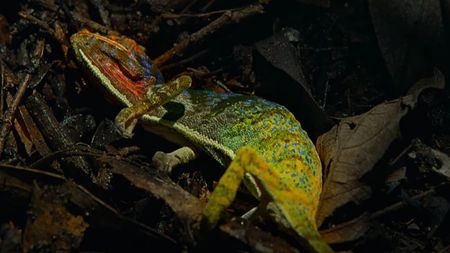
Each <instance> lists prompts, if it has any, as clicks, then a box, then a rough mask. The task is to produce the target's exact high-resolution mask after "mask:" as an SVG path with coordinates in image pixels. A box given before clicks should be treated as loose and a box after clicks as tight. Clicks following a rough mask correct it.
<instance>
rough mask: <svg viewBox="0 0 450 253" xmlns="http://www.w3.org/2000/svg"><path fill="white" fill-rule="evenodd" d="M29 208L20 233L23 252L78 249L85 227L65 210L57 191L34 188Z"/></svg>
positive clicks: (79, 217)
mask: <svg viewBox="0 0 450 253" xmlns="http://www.w3.org/2000/svg"><path fill="white" fill-rule="evenodd" d="M33 195H34V196H33V200H32V208H31V210H30V212H29V219H28V222H27V225H26V227H25V231H24V244H23V246H24V249H25V252H27V251H30V250H33V249H35V250H36V249H39V248H42V247H46V248H47V249H48V250H50V251H54V252H57V251H59V252H60V251H71V250H73V249H77V248H78V246H79V245H80V243H81V241H82V239H83V236H84V232H85V231H86V229H87V228H88V226H89V225H88V224H87V223H86V222H85V220H84V218H83V217H82V216H79V215H73V214H72V213H70V212H69V211H68V210H67V209H66V207H65V202H66V199H65V198H66V197H67V196H63V195H62V194H60V192H58V188H57V187H55V188H54V189H52V188H51V187H49V188H47V190H41V189H39V188H38V187H35V188H34V193H33Z"/></svg>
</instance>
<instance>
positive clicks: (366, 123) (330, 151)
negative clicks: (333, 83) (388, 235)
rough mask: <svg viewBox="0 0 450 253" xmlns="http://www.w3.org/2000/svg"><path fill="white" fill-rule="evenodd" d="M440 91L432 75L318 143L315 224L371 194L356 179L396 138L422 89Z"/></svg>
mask: <svg viewBox="0 0 450 253" xmlns="http://www.w3.org/2000/svg"><path fill="white" fill-rule="evenodd" d="M430 87H435V88H443V87H444V76H443V75H442V73H440V72H439V71H435V73H434V75H433V76H432V77H430V78H425V79H422V80H420V81H419V82H417V83H416V84H415V85H414V87H413V88H412V89H411V90H410V92H408V94H409V95H407V96H404V97H402V98H399V99H396V100H392V101H388V102H385V103H382V104H380V105H377V106H375V107H374V108H372V109H371V110H370V111H368V112H366V113H364V114H361V115H357V116H353V117H348V118H345V119H343V120H341V122H339V124H338V125H336V126H334V127H333V128H332V129H331V130H330V131H328V132H327V133H325V134H323V135H322V136H320V137H319V138H318V140H317V150H318V151H319V154H320V157H321V159H322V162H323V164H324V175H325V180H324V186H323V192H322V197H321V203H320V206H319V211H318V213H317V217H316V218H317V223H318V224H321V223H322V222H323V221H324V219H325V218H326V217H328V216H329V215H330V214H332V213H333V212H334V210H335V209H336V208H338V207H340V206H343V205H344V204H346V203H348V202H350V201H355V202H358V201H361V200H363V199H366V198H367V197H368V196H369V194H370V189H369V187H368V186H367V185H364V184H363V183H361V182H359V179H360V178H361V177H362V176H363V175H364V174H366V173H367V172H368V171H370V170H371V169H372V168H373V166H374V165H375V163H376V162H377V161H378V160H379V159H380V158H381V157H382V156H383V154H384V152H385V151H386V150H387V148H388V147H389V145H390V144H391V142H392V141H393V140H394V139H395V138H397V136H398V135H399V122H400V120H401V118H403V116H405V115H406V114H407V113H408V112H409V111H410V110H411V109H412V108H413V107H414V106H415V105H416V102H417V97H418V95H419V94H420V92H421V91H422V90H423V89H425V88H430Z"/></svg>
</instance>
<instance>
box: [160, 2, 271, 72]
mask: <svg viewBox="0 0 450 253" xmlns="http://www.w3.org/2000/svg"><path fill="white" fill-rule="evenodd" d="M263 10H264V6H263V5H262V4H254V5H250V6H247V7H245V8H242V9H239V10H237V11H226V12H225V13H223V14H222V15H221V16H220V17H219V18H217V19H216V20H214V21H212V22H211V23H209V24H208V25H207V26H205V27H203V28H202V29H200V30H198V31H197V32H195V33H193V34H191V35H190V36H188V37H187V38H186V39H184V40H183V41H181V42H180V43H178V44H177V45H175V46H174V47H173V48H171V49H169V50H168V51H166V52H164V53H163V54H162V55H161V56H159V57H158V58H156V59H155V60H154V64H156V66H161V65H163V64H164V63H166V62H167V61H169V60H170V59H172V57H173V56H174V55H176V54H180V53H181V52H183V51H184V50H186V48H188V47H189V46H190V45H191V44H192V43H196V42H199V41H201V40H203V39H204V38H206V37H207V36H208V35H210V34H212V33H214V32H216V31H217V30H219V29H220V28H222V27H223V26H225V25H227V24H230V23H237V22H239V20H241V19H242V18H246V17H249V16H252V15H255V14H259V13H262V12H263Z"/></svg>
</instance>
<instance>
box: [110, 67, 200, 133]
mask: <svg viewBox="0 0 450 253" xmlns="http://www.w3.org/2000/svg"><path fill="white" fill-rule="evenodd" d="M191 83H192V79H191V77H190V76H186V75H183V76H180V77H178V78H176V79H175V80H173V81H170V82H168V83H166V84H163V85H161V86H159V87H149V88H148V90H147V94H146V99H145V100H144V101H140V102H139V103H136V104H134V105H132V106H130V107H127V108H124V109H122V110H121V111H120V112H119V114H117V116H116V126H117V128H118V129H119V130H120V132H121V133H122V135H123V136H124V137H128V138H130V137H132V136H133V131H134V128H135V126H136V123H137V121H138V119H139V118H141V117H142V116H143V115H144V114H146V113H148V112H150V111H151V110H153V109H155V108H157V107H159V106H161V105H164V104H165V103H167V102H169V101H170V100H171V99H173V98H174V97H176V96H178V95H179V94H180V93H181V92H182V91H184V90H185V89H187V88H189V87H190V86H191Z"/></svg>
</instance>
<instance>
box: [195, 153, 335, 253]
mask: <svg viewBox="0 0 450 253" xmlns="http://www.w3.org/2000/svg"><path fill="white" fill-rule="evenodd" d="M246 174H250V175H251V176H252V177H254V181H255V182H256V184H257V187H258V188H259V189H260V191H261V199H260V201H263V202H262V203H267V206H266V209H267V211H268V213H269V214H270V216H272V218H273V219H274V220H275V221H276V223H277V224H278V225H280V226H282V227H283V228H285V229H286V230H288V231H290V232H293V233H294V234H295V235H296V238H297V239H298V241H299V243H301V244H302V245H304V246H305V248H306V249H308V250H309V251H310V252H316V253H331V252H333V250H332V249H331V248H330V246H329V245H328V244H327V243H326V242H324V241H323V239H322V238H321V236H320V234H319V232H318V230H317V228H316V225H315V222H314V216H315V211H311V210H315V208H313V209H309V208H308V203H305V205H303V203H302V199H299V197H298V195H302V194H297V192H296V189H293V188H292V187H289V185H288V184H286V183H285V182H283V180H282V178H281V177H280V175H279V173H278V172H277V171H275V170H273V169H271V168H270V166H269V164H267V163H266V162H265V161H264V160H263V159H262V158H261V157H260V156H259V155H258V154H257V153H256V151H255V150H254V149H253V148H250V147H243V148H241V149H239V150H238V152H237V153H236V157H235V158H234V160H233V161H232V162H231V164H230V165H229V167H228V168H227V170H226V171H225V173H224V174H223V176H222V177H221V178H220V180H219V182H218V184H217V186H216V188H215V189H214V191H213V193H212V194H211V196H210V198H209V201H208V203H207V205H206V207H205V209H204V211H203V216H204V219H205V221H206V224H207V225H208V226H209V227H214V226H215V225H216V224H217V222H218V221H219V219H220V217H221V214H222V212H223V211H224V210H225V209H226V208H227V207H229V206H230V205H231V203H232V202H233V200H234V198H235V197H236V193H237V191H238V188H239V185H240V184H241V182H242V181H243V180H244V178H246ZM302 207H304V208H302Z"/></svg>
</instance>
